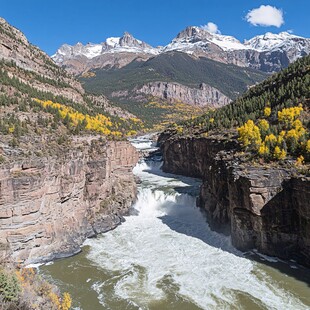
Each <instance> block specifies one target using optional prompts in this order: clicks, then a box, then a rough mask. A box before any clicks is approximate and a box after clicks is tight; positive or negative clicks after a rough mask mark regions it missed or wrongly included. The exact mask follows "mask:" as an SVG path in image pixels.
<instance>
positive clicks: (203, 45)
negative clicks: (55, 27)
mask: <svg viewBox="0 0 310 310" xmlns="http://www.w3.org/2000/svg"><path fill="white" fill-rule="evenodd" d="M172 51H178V52H182V53H187V54H190V55H192V56H194V57H205V58H210V59H212V60H215V61H220V62H223V63H231V64H235V65H237V66H243V67H251V68H254V69H258V70H262V71H265V72H274V71H279V70H281V69H282V68H284V67H287V66H288V64H289V63H291V62H293V61H295V60H296V59H298V58H300V57H302V56H304V55H307V54H309V53H310V39H308V38H303V37H300V36H296V35H293V34H291V33H288V32H281V33H278V34H274V33H271V32H267V33H265V34H263V35H258V36H256V37H254V38H252V39H250V40H248V41H244V42H240V41H239V40H238V39H236V38H235V37H233V36H229V35H222V34H218V33H211V32H209V31H207V30H206V29H204V28H203V27H198V26H191V27H187V28H185V29H184V30H182V31H181V32H180V33H179V34H178V35H177V36H176V37H175V38H174V39H173V40H172V41H171V42H170V43H169V44H168V45H166V46H164V47H152V46H150V45H148V44H147V43H145V42H143V41H141V40H137V39H136V38H134V37H133V36H132V35H131V34H130V33H128V32H125V33H124V34H123V36H121V37H110V38H108V39H106V41H105V42H102V43H100V44H93V43H88V44H86V45H83V44H82V43H77V44H76V45H73V46H71V45H68V44H64V45H63V46H61V47H60V48H59V49H58V51H57V52H56V54H55V55H53V56H52V58H53V59H54V60H55V62H56V63H58V64H61V65H67V67H70V70H72V72H81V70H88V69H89V68H103V67H106V66H108V67H113V66H116V67H122V66H125V65H127V64H128V63H130V62H131V61H133V60H135V59H139V60H147V59H149V58H150V57H154V56H156V55H159V54H162V53H166V52H172Z"/></svg>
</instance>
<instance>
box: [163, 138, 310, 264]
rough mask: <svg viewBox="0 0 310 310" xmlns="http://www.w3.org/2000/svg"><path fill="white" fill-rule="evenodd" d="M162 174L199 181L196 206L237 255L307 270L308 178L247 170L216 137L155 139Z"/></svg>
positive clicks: (257, 168) (276, 171)
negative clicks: (252, 253)
mask: <svg viewBox="0 0 310 310" xmlns="http://www.w3.org/2000/svg"><path fill="white" fill-rule="evenodd" d="M159 142H160V144H161V150H162V153H163V159H164V163H163V170H164V171H166V172H171V173H176V174H182V175H186V176H193V177H199V178H202V180H203V184H202V186H201V190H200V195H199V198H198V200H197V204H198V206H199V207H201V208H203V209H204V210H205V211H206V214H207V218H208V222H209V224H210V227H211V228H212V229H214V230H216V231H220V232H225V233H230V234H231V238H232V243H233V245H234V246H235V247H236V248H238V249H240V250H242V251H246V250H250V249H257V250H258V251H260V252H261V253H264V254H267V255H271V256H278V257H280V258H283V259H294V260H296V261H297V262H299V263H301V264H303V265H305V266H310V178H307V177H303V176H300V175H298V174H296V173H295V172H293V171H292V170H289V169H285V168H279V167H278V168H275V167H267V166H262V165H257V166H250V165H249V164H247V163H242V162H241V161H240V160H238V159H237V158H235V157H234V156H233V155H232V154H233V153H234V150H236V149H237V148H238V145H237V143H235V142H233V141H225V140H220V139H217V138H212V137H207V138H179V139H174V138H169V137H168V136H165V135H162V136H161V137H160V138H159Z"/></svg>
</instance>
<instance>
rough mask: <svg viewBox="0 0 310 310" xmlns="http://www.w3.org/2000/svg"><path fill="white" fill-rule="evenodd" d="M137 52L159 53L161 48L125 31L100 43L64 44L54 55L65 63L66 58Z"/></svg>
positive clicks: (56, 59)
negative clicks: (120, 35) (119, 35)
mask: <svg viewBox="0 0 310 310" xmlns="http://www.w3.org/2000/svg"><path fill="white" fill-rule="evenodd" d="M121 52H124V53H136V54H139V53H140V54H150V55H157V54H159V49H157V48H154V47H152V46H150V45H148V44H147V43H145V42H143V41H141V40H137V39H135V38H134V37H133V36H132V35H131V34H130V33H128V32H125V33H124V35H123V36H122V37H110V38H107V39H106V41H105V42H103V43H100V44H94V43H87V44H86V45H83V44H82V43H81V42H78V43H77V44H75V45H69V44H64V45H62V46H61V47H60V48H59V49H58V50H57V52H56V53H55V54H54V55H53V56H52V58H53V59H54V61H56V63H63V61H64V60H66V59H72V58H76V57H86V58H87V59H92V58H95V57H97V56H100V55H103V54H107V53H121Z"/></svg>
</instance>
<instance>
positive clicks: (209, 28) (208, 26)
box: [201, 22, 221, 33]
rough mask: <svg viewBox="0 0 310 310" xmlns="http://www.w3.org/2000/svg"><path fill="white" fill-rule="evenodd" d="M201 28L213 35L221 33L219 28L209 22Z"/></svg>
mask: <svg viewBox="0 0 310 310" xmlns="http://www.w3.org/2000/svg"><path fill="white" fill-rule="evenodd" d="M201 28H202V29H204V30H207V31H209V32H211V33H221V32H220V31H219V28H218V26H217V25H216V24H214V23H212V22H208V23H207V24H206V25H204V26H201Z"/></svg>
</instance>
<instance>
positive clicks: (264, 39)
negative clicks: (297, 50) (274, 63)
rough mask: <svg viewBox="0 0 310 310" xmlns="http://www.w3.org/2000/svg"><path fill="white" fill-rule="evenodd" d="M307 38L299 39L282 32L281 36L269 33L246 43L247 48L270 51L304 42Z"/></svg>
mask: <svg viewBox="0 0 310 310" xmlns="http://www.w3.org/2000/svg"><path fill="white" fill-rule="evenodd" d="M304 40H305V38H303V37H299V36H296V35H293V34H290V33H288V32H280V33H279V34H275V33H271V32H267V33H265V34H263V35H258V36H256V37H254V38H252V39H250V40H248V41H245V42H244V45H245V46H248V47H249V48H252V49H254V50H257V51H260V52H262V51H270V50H273V49H275V48H279V47H281V46H283V45H288V44H295V45H296V43H298V41H304Z"/></svg>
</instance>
